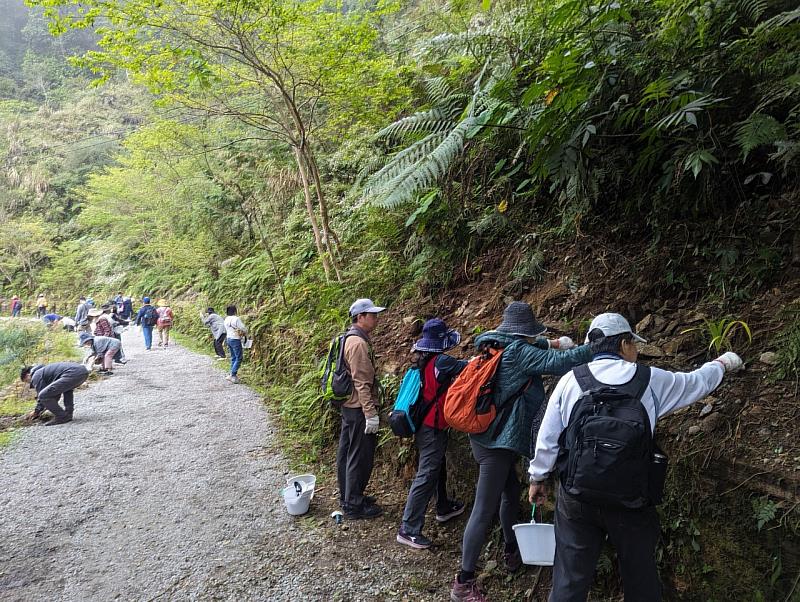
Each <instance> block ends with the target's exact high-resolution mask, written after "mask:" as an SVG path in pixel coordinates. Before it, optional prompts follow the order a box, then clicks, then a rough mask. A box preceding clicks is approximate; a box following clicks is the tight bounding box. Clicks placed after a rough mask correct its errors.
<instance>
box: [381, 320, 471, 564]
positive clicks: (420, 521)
mask: <svg viewBox="0 0 800 602" xmlns="http://www.w3.org/2000/svg"><path fill="white" fill-rule="evenodd" d="M460 341H461V335H460V334H459V333H458V332H456V331H455V330H449V329H448V328H447V324H445V323H444V321H442V320H440V319H438V318H433V319H432V320H428V321H427V322H425V325H424V326H423V327H422V338H421V339H419V340H418V341H417V342H416V343H414V347H413V349H412V350H413V351H415V352H416V354H417V357H416V359H415V364H416V366H417V367H418V368H419V370H420V372H421V376H422V402H423V403H425V404H430V405H428V406H427V407H428V409H427V411H426V413H425V416H424V417H423V420H422V425H421V426H420V428H419V429H418V430H417V432H416V433H415V435H414V443H415V444H416V446H417V450H418V452H419V465H418V466H417V474H416V476H415V477H414V481H413V482H412V483H411V490H410V491H409V492H408V500H407V501H406V507H405V510H404V512H403V522H402V524H401V526H400V531H399V532H398V533H397V541H398V543H402V544H404V545H407V546H409V547H411V548H415V549H417V550H424V549H427V548H429V547H431V545H432V543H433V542H431V540H430V539H428V538H427V537H425V536H424V535H423V534H422V527H423V526H424V525H425V511H426V510H427V509H428V503H429V502H430V500H431V498H432V497H433V494H434V492H435V493H436V520H437V521H438V522H440V523H444V522H447V521H448V520H450V519H451V518H455V517H456V516H458V515H459V514H462V513H463V512H464V504H463V503H462V502H459V501H457V500H451V499H450V498H449V497H448V496H447V467H446V462H445V453H446V452H447V438H448V431H449V426H448V425H447V422H446V421H445V419H444V411H443V410H442V404H443V403H444V396H445V395H446V394H447V388H448V387H449V386H450V384H451V383H452V382H453V380H454V379H455V377H456V376H458V374H459V372H461V370H463V369H464V366H466V365H467V362H466V360H459V359H456V358H454V357H452V356H450V355H447V354H446V353H445V351H447V350H448V349H452V348H453V347H455V346H456V345H458V343H459V342H460ZM417 403H419V402H417Z"/></svg>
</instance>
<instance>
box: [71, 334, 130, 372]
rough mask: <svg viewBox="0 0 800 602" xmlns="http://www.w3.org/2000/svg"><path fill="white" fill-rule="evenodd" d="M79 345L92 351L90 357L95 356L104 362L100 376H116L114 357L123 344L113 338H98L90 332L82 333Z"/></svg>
mask: <svg viewBox="0 0 800 602" xmlns="http://www.w3.org/2000/svg"><path fill="white" fill-rule="evenodd" d="M78 344H79V345H80V346H81V347H86V348H87V349H91V354H90V356H89V357H91V356H95V357H96V358H97V359H99V360H101V361H102V365H103V367H102V368H101V369H100V370H98V372H99V373H100V374H106V375H108V376H111V375H112V374H114V371H113V366H114V356H115V355H116V354H117V352H118V351H119V350H120V347H122V343H120V342H119V341H118V340H117V339H115V338H113V337H96V336H94V335H92V334H89V333H88V332H82V333H81V336H80V338H79V339H78Z"/></svg>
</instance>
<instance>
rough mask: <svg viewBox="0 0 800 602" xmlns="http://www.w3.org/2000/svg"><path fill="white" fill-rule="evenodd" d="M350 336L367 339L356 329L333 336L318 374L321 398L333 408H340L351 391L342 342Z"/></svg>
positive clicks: (348, 369) (351, 382)
mask: <svg viewBox="0 0 800 602" xmlns="http://www.w3.org/2000/svg"><path fill="white" fill-rule="evenodd" d="M350 336H357V337H360V338H362V339H364V340H365V341H367V339H366V338H365V337H364V335H362V334H361V332H360V331H358V330H356V329H350V330H348V331H347V332H345V333H344V334H340V335H337V336H335V337H334V338H333V340H332V341H331V344H330V346H329V348H328V358H327V359H326V360H325V364H324V366H323V369H322V374H321V375H320V376H321V378H320V381H321V382H320V385H321V388H322V398H323V399H324V400H326V401H328V402H330V404H331V405H332V406H333V407H335V408H341V407H342V405H344V402H346V401H347V400H348V399H349V398H350V395H352V393H353V378H352V376H351V375H350V367H349V366H348V365H347V361H345V359H344V342H345V341H346V340H347V337H350ZM367 342H369V341H367Z"/></svg>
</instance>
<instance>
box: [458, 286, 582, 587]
mask: <svg viewBox="0 0 800 602" xmlns="http://www.w3.org/2000/svg"><path fill="white" fill-rule="evenodd" d="M545 330H546V328H545V326H543V325H542V324H540V323H539V322H537V320H536V318H535V317H534V315H533V311H532V310H531V307H530V305H528V304H527V303H523V302H520V301H515V302H513V303H511V304H509V306H508V307H506V309H505V311H504V312H503V322H502V323H501V324H500V326H498V327H497V329H496V330H490V331H488V332H485V333H483V334H482V335H480V336H479V337H478V338H477V339H476V340H475V346H476V347H477V348H478V349H479V350H482V349H485V348H486V347H487V346H488V347H494V348H497V349H504V351H503V357H502V358H500V365H499V366H498V368H497V375H496V380H495V391H494V402H495V406H496V407H497V417H496V418H495V419H494V421H493V422H492V424H491V425H489V428H488V429H486V431H485V432H483V433H480V434H478V435H470V445H471V447H472V455H473V456H474V458H475V460H476V461H477V462H478V464H479V467H480V468H479V476H478V484H477V486H476V490H475V503H474V505H473V506H472V514H470V517H469V521H468V522H467V527H466V529H465V530H464V541H463V546H462V558H461V571H460V572H459V574H458V575H457V576H456V580H455V583H454V584H453V589H452V591H451V599H452V600H453V601H455V602H459V601H465V602H466V601H467V600H469V601H470V602H478V601H481V600H485V597H484V596H483V594H482V593H481V592H480V590H479V589H478V585H477V582H476V580H475V568H476V565H477V562H478V557H479V556H480V552H481V548H482V547H483V544H484V541H485V540H486V533H487V531H488V529H489V525H490V524H491V522H492V519H493V518H494V515H495V513H496V512H497V510H498V505H499V508H500V524H501V526H502V528H503V538H504V540H505V550H504V555H503V556H504V559H505V565H506V568H507V569H508V570H509V571H512V572H513V571H516V570H517V569H519V567H520V566H521V565H522V559H521V558H520V555H519V548H518V547H517V540H516V538H515V537H514V530H513V528H512V527H513V525H514V523H515V522H516V520H517V517H518V515H519V496H520V482H519V478H518V476H517V471H516V464H517V461H518V460H519V458H520V457H521V456H528V455H529V454H530V447H531V427H532V425H533V419H534V417H535V416H536V415H537V413H538V412H539V408H540V406H541V405H542V403H543V402H544V399H545V394H544V384H543V383H542V378H541V375H543V374H554V375H557V376H560V375H562V374H565V373H567V372H569V370H571V369H572V368H574V367H575V366H579V365H580V364H585V363H586V362H588V361H590V360H591V358H592V354H591V352H590V351H589V348H588V346H586V345H583V346H581V347H576V348H574V349H573V347H574V344H573V343H572V340H571V339H569V338H568V337H561V338H560V339H558V340H556V341H548V340H547V339H544V338H543V337H541V336H540V335H542V334H544V332H545ZM557 349H558V350H557Z"/></svg>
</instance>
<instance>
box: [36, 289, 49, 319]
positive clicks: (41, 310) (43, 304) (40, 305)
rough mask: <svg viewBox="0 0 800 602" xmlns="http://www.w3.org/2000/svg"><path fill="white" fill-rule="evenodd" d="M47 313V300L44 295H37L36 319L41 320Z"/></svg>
mask: <svg viewBox="0 0 800 602" xmlns="http://www.w3.org/2000/svg"><path fill="white" fill-rule="evenodd" d="M46 313H47V298H46V297H45V296H44V293H39V296H38V297H36V317H37V318H41V317H43V316H44V315H45V314H46Z"/></svg>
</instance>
